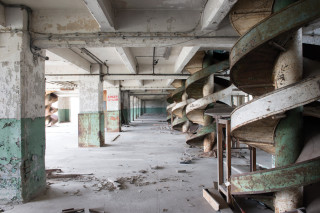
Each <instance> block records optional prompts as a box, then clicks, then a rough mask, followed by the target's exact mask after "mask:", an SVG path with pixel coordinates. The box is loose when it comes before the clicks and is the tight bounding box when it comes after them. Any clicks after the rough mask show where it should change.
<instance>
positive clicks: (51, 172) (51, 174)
mask: <svg viewBox="0 0 320 213" xmlns="http://www.w3.org/2000/svg"><path fill="white" fill-rule="evenodd" d="M55 173H58V174H55ZM60 173H62V170H61V169H47V170H46V176H47V179H54V178H77V177H80V176H82V175H93V173H90V174H60Z"/></svg>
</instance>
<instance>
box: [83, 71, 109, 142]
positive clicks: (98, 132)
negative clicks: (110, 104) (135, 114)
mask: <svg viewBox="0 0 320 213" xmlns="http://www.w3.org/2000/svg"><path fill="white" fill-rule="evenodd" d="M92 67H94V66H92ZM79 92H80V98H79V99H80V112H79V115H78V126H79V131H78V134H79V138H78V144H79V147H100V146H103V145H104V113H103V83H102V82H101V80H100V77H99V76H84V77H82V78H81V80H80V88H79Z"/></svg>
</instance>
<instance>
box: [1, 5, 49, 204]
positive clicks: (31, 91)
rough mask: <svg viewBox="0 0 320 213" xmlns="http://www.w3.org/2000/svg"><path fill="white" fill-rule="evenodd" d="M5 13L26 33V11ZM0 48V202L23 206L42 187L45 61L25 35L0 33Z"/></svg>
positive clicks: (9, 32)
mask: <svg viewBox="0 0 320 213" xmlns="http://www.w3.org/2000/svg"><path fill="white" fill-rule="evenodd" d="M5 10H6V14H8V17H7V19H6V20H7V24H8V25H10V22H11V21H12V20H13V19H12V17H14V18H15V19H14V21H15V22H14V23H15V24H17V25H13V24H12V25H10V26H11V27H13V28H15V27H16V29H23V30H25V23H26V21H27V13H26V11H25V10H21V9H20V8H6V9H5ZM0 45H1V51H0V73H1V74H0V204H4V203H8V202H22V201H23V202H26V201H29V200H30V199H32V198H34V197H35V196H37V195H38V194H39V193H41V192H42V191H43V190H44V189H45V187H46V173H45V158H44V157H45V105H44V103H45V100H44V99H45V77H44V61H43V60H42V59H41V58H39V57H37V56H35V57H34V56H33V54H32V53H31V52H30V48H29V36H28V34H27V33H25V32H24V31H17V32H12V31H8V32H6V31H2V32H0ZM39 53H40V54H43V55H44V54H45V53H44V52H42V51H40V52H39Z"/></svg>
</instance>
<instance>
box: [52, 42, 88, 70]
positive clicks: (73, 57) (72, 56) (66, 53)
mask: <svg viewBox="0 0 320 213" xmlns="http://www.w3.org/2000/svg"><path fill="white" fill-rule="evenodd" d="M48 51H50V52H52V53H54V54H56V55H58V56H60V57H61V58H64V59H66V60H67V61H69V62H70V63H72V64H74V65H76V66H77V67H79V68H81V69H83V70H85V71H88V72H90V65H91V63H90V62H89V61H87V60H86V59H84V58H82V57H81V56H80V55H78V54H77V53H75V52H73V51H72V50H70V49H66V48H54V49H49V50H48Z"/></svg>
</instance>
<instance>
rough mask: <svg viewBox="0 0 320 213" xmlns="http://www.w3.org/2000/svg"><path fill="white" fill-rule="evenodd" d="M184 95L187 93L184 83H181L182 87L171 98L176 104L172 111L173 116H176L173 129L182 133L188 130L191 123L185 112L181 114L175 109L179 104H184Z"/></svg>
mask: <svg viewBox="0 0 320 213" xmlns="http://www.w3.org/2000/svg"><path fill="white" fill-rule="evenodd" d="M184 93H185V86H184V81H183V82H181V85H180V87H178V88H177V89H175V90H174V91H173V92H172V96H171V97H172V99H173V101H174V103H175V104H174V106H173V107H172V109H171V113H172V115H174V116H175V119H174V120H173V122H172V128H173V129H175V130H178V131H182V132H186V131H187V130H188V126H189V121H188V119H187V117H186V116H185V113H184V112H183V111H182V112H180V111H177V110H174V109H175V106H177V104H180V103H181V102H183V99H185V97H184Z"/></svg>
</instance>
